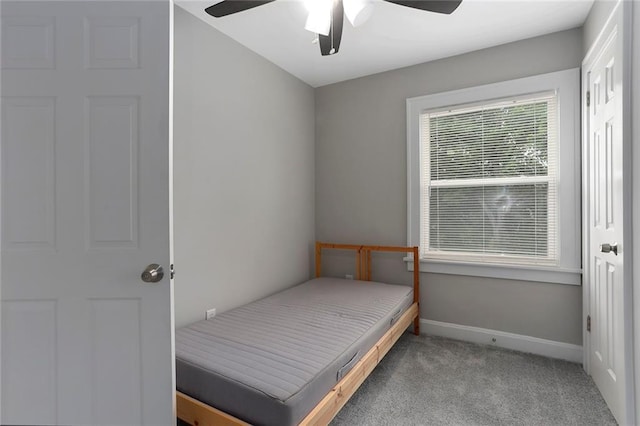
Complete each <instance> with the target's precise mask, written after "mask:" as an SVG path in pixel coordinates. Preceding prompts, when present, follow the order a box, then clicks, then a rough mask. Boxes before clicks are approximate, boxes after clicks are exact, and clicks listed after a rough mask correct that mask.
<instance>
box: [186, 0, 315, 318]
mask: <svg viewBox="0 0 640 426" xmlns="http://www.w3.org/2000/svg"><path fill="white" fill-rule="evenodd" d="M174 72H175V76H174V80H175V90H174V93H175V100H174V108H175V120H174V123H175V132H174V174H175V177H174V186H175V187H174V196H175V198H174V209H175V212H174V214H175V218H174V227H175V233H174V234H175V240H174V245H175V247H174V248H175V251H174V253H175V263H176V268H177V273H176V278H175V315H176V326H181V325H184V324H187V323H189V322H193V321H196V320H199V319H203V318H204V314H205V310H206V309H207V308H213V307H215V308H217V309H218V312H222V311H225V310H228V309H230V308H233V307H235V306H238V305H241V304H244V303H247V302H250V301H253V300H255V299H258V298H261V297H263V296H265V295H268V294H271V293H274V292H276V291H278V290H281V289H283V288H285V287H288V286H291V285H293V284H296V283H299V282H301V281H304V280H306V279H308V277H309V271H310V268H311V265H310V254H309V253H310V250H311V246H312V244H313V241H314V159H313V157H314V92H313V89H312V88H311V87H310V86H308V85H306V84H304V83H302V82H301V81H300V80H297V79H296V78H295V77H293V76H291V75H290V74H288V73H286V72H284V71H283V70H281V69H280V68H278V67H276V66H275V65H273V64H272V63H270V62H268V61H266V60H265V59H263V58H261V57H259V56H258V55H256V54H254V53H253V52H251V51H249V50H248V49H246V48H245V47H242V46H241V45H239V44H238V43H236V42H235V41H233V40H231V39H230V38H228V37H226V36H224V35H222V34H221V33H220V32H218V31H217V30H215V29H213V28H211V27H210V26H208V25H206V24H205V23H203V22H202V21H200V20H198V19H197V18H195V17H193V16H192V15H190V14H188V13H187V12H185V11H183V10H182V9H180V8H176V13H175V71H174Z"/></svg>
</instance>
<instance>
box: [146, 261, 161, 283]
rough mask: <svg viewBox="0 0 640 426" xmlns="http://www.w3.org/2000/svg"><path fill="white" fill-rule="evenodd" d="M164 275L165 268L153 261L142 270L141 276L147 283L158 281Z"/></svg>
mask: <svg viewBox="0 0 640 426" xmlns="http://www.w3.org/2000/svg"><path fill="white" fill-rule="evenodd" d="M162 277H164V269H162V266H160V265H158V264H157V263H152V264H151V265H149V266H147V268H146V269H145V270H144V272H142V275H141V276H140V278H142V281H144V282H145V283H157V282H158V281H160V280H161V279H162Z"/></svg>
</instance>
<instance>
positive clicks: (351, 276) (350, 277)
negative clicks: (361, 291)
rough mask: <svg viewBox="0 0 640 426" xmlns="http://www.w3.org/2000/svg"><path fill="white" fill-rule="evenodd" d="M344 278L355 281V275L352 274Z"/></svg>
mask: <svg viewBox="0 0 640 426" xmlns="http://www.w3.org/2000/svg"><path fill="white" fill-rule="evenodd" d="M344 277H345V278H346V279H348V280H352V279H353V275H351V274H347V275H345V276H344Z"/></svg>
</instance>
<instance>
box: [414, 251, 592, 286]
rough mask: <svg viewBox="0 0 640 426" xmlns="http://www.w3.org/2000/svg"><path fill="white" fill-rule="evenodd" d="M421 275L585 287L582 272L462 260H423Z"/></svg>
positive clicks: (580, 270) (552, 267)
mask: <svg viewBox="0 0 640 426" xmlns="http://www.w3.org/2000/svg"><path fill="white" fill-rule="evenodd" d="M404 260H405V262H407V270H408V271H410V272H413V259H411V258H409V257H407V258H405V259H404ZM420 272H431V273H434V274H448V275H465V276H471V277H487V278H499V279H506V280H520V281H533V282H541V283H550V284H566V285H582V269H573V268H559V267H554V266H532V265H531V266H529V265H527V266H523V265H517V264H507V263H502V264H495V263H486V262H485V263H475V262H461V261H458V260H455V261H451V260H441V259H421V260H420Z"/></svg>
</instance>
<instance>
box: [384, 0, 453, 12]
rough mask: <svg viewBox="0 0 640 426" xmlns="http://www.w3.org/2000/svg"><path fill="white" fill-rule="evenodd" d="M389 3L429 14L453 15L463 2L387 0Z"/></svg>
mask: <svg viewBox="0 0 640 426" xmlns="http://www.w3.org/2000/svg"><path fill="white" fill-rule="evenodd" d="M385 1H388V2H389V3H394V4H399V5H400V6H407V7H412V8H414V9H420V10H426V11H427V12H436V13H444V14H447V15H449V14H451V13H453V11H454V10H456V9H457V8H458V6H460V3H462V0H385Z"/></svg>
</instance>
